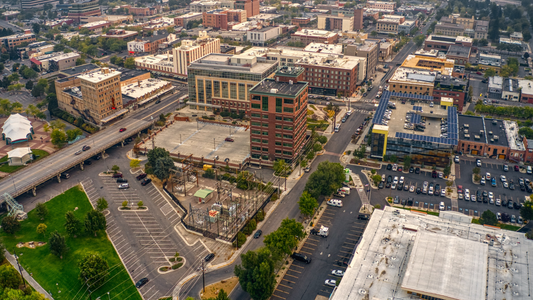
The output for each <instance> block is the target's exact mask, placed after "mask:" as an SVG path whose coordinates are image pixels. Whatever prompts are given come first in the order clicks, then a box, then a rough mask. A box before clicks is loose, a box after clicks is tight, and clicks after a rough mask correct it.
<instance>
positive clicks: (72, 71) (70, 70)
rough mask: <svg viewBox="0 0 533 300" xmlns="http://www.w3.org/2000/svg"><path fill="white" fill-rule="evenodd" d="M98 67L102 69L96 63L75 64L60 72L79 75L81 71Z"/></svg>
mask: <svg viewBox="0 0 533 300" xmlns="http://www.w3.org/2000/svg"><path fill="white" fill-rule="evenodd" d="M96 69H100V67H99V66H97V65H95V64H85V65H79V66H75V67H72V68H68V69H64V70H61V71H59V72H60V73H63V74H66V75H67V76H73V75H78V74H80V73H83V72H87V71H92V70H96Z"/></svg>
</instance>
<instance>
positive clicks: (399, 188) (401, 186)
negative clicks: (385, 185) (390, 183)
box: [397, 183, 403, 191]
mask: <svg viewBox="0 0 533 300" xmlns="http://www.w3.org/2000/svg"><path fill="white" fill-rule="evenodd" d="M397 190H398V191H401V190H403V183H402V184H399V183H398V188H397Z"/></svg>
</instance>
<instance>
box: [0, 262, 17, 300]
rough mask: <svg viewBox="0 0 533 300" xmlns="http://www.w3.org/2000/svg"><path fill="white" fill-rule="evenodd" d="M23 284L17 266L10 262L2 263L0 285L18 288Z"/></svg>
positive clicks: (6, 287)
mask: <svg viewBox="0 0 533 300" xmlns="http://www.w3.org/2000/svg"><path fill="white" fill-rule="evenodd" d="M21 284H22V280H21V279H20V275H19V273H18V272H17V270H16V269H15V268H13V267H12V266H11V265H10V264H3V265H0V287H2V288H5V289H18V288H19V286H20V285H21ZM0 290H1V289H0ZM4 299H8V298H4ZM14 300H15V299H14Z"/></svg>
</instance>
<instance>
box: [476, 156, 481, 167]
mask: <svg viewBox="0 0 533 300" xmlns="http://www.w3.org/2000/svg"><path fill="white" fill-rule="evenodd" d="M476 166H478V167H481V159H479V158H478V159H476Z"/></svg>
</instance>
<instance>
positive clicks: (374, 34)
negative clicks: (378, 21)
mask: <svg viewBox="0 0 533 300" xmlns="http://www.w3.org/2000/svg"><path fill="white" fill-rule="evenodd" d="M370 36H374V37H376V36H378V32H377V31H375V30H373V31H372V32H371V33H370Z"/></svg>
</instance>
